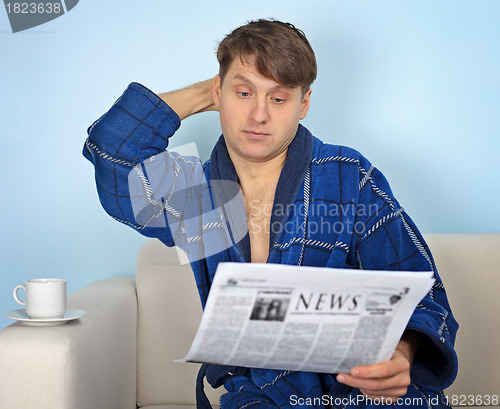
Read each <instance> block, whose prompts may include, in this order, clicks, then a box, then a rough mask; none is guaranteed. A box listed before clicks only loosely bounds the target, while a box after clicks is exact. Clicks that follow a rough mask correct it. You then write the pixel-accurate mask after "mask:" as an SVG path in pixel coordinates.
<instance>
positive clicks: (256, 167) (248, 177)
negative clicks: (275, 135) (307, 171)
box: [229, 149, 288, 196]
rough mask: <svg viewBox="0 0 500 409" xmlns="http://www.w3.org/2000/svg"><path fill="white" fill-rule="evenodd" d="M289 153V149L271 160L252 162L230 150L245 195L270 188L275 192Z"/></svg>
mask: <svg viewBox="0 0 500 409" xmlns="http://www.w3.org/2000/svg"><path fill="white" fill-rule="evenodd" d="M287 155H288V149H287V150H286V151H284V152H283V153H281V154H280V155H278V156H276V157H275V158H273V159H271V160H268V161H265V162H250V161H247V160H244V159H242V158H239V157H238V156H237V155H234V154H233V155H232V154H231V152H229V156H230V158H231V161H232V162H233V165H234V168H235V170H236V174H237V175H238V179H239V182H240V186H241V190H242V192H243V195H244V196H247V195H254V194H255V193H256V192H262V191H266V190H268V189H272V193H273V194H274V190H275V189H276V186H277V184H278V180H279V177H280V174H281V169H282V168H283V165H284V164H285V161H286V158H287Z"/></svg>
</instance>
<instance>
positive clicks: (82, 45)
mask: <svg viewBox="0 0 500 409" xmlns="http://www.w3.org/2000/svg"><path fill="white" fill-rule="evenodd" d="M259 17H275V18H278V19H282V20H286V21H290V22H292V23H294V24H296V25H297V26H298V27H300V28H302V29H303V30H304V31H305V32H306V34H307V35H308V38H309V40H310V42H311V44H312V46H313V47H314V49H315V51H316V54H317V59H318V63H319V73H318V79H317V81H316V82H315V83H314V84H313V94H312V96H313V100H312V106H311V110H310V113H309V116H308V118H306V120H305V121H304V124H305V125H306V126H308V127H309V128H310V130H311V131H312V132H313V133H314V134H315V135H316V136H318V137H320V138H322V139H323V140H324V141H326V142H330V143H336V144H344V145H349V146H352V147H354V148H357V149H358V150H360V151H361V152H363V153H364V155H365V156H367V157H368V158H369V159H370V160H371V161H372V162H373V163H374V164H375V165H376V166H377V167H378V168H380V169H381V170H382V171H383V172H384V173H385V174H386V176H387V178H388V179H389V180H390V182H391V184H392V187H393V190H394V192H395V194H396V195H397V197H398V198H399V200H400V202H401V203H402V204H403V206H404V207H405V208H406V210H407V211H408V212H409V213H410V214H411V215H412V217H413V219H414V220H415V221H416V223H417V225H418V226H420V229H421V230H422V231H423V232H424V233H486V232H500V217H499V215H498V203H499V201H500V192H499V187H498V186H499V183H498V176H499V172H498V166H497V157H498V154H499V153H500V142H499V114H500V99H499V98H500V97H499V96H500V25H499V24H498V22H499V21H500V2H499V1H497V0H492V1H485V0H478V1H473V2H472V1H468V0H467V1H463V0H441V1H439V2H436V1H434V0H428V1H424V0H420V1H418V2H417V1H406V0H377V1H353V0H342V1H339V0H334V1H332V0H329V1H314V0H312V1H308V2H305V1H303V0H301V1H297V0H286V1H269V0H265V1H261V0H253V1H251V2H246V4H244V3H241V4H240V3H239V2H221V1H160V0H157V1H154V0H150V1H147V2H124V1H123V0H107V1H96V0H94V1H91V0H82V1H80V3H79V4H78V5H77V6H76V7H75V8H74V9H73V10H72V11H71V12H69V13H68V14H67V15H65V16H62V17H60V18H58V19H56V20H54V21H52V22H49V23H47V24H45V25H43V26H39V27H37V28H34V29H31V30H28V31H26V32H20V33H17V34H12V33H11V32H10V27H9V25H8V21H7V15H6V13H5V12H4V11H3V10H2V9H0V59H1V64H0V117H1V131H0V132H1V149H0V158H1V164H2V169H3V171H2V177H1V182H0V183H1V184H0V186H1V198H2V200H1V201H0V206H1V220H2V234H1V239H0V240H1V243H0V256H1V258H0V260H1V262H0V263H1V264H0V313H2V317H1V318H0V328H3V327H4V326H6V325H8V324H9V323H10V322H11V321H10V320H8V319H6V318H4V317H3V313H4V312H6V311H8V310H11V309H15V308H18V306H17V304H16V303H15V302H14V300H13V299H12V296H11V290H12V288H13V287H14V286H15V285H16V284H19V283H23V282H24V281H25V280H26V279H28V278H33V277H44V276H45V277H46V276H53V277H64V278H67V279H68V280H69V290H70V292H72V291H74V290H76V289H77V288H80V287H82V286H84V285H86V284H88V283H90V282H91V281H93V280H95V279H100V278H106V277H114V276H121V275H133V269H134V264H135V257H136V252H137V249H138V247H139V246H140V245H141V243H143V242H144V241H145V239H143V238H142V237H140V236H139V235H138V234H137V233H135V232H134V231H132V230H130V229H129V228H127V227H125V226H123V225H120V224H118V223H117V222H115V221H113V220H112V219H110V218H109V217H108V216H107V215H106V214H105V213H104V211H103V210H101V208H100V205H99V203H98V199H97V195H96V190H95V187H94V183H93V172H92V167H91V165H90V164H89V163H88V162H87V161H86V160H84V158H83V157H82V156H81V148H82V145H83V142H84V140H85V137H86V128H87V127H88V126H89V125H90V124H91V123H92V122H93V121H94V120H95V119H96V118H97V117H99V116H100V115H101V114H102V113H104V112H105V111H106V110H107V109H108V108H109V107H110V105H111V104H112V103H113V102H114V100H115V99H116V98H117V97H118V96H119V95H120V93H121V92H122V91H123V89H124V88H125V87H126V85H127V84H128V83H129V82H131V81H138V82H142V83H143V84H145V85H146V86H148V87H149V88H151V89H153V90H155V91H157V92H161V91H167V90H171V89H174V88H178V87H181V86H184V85H188V84H190V83H192V82H195V81H197V80H202V79H205V78H208V77H210V76H213V75H214V74H215V73H216V71H217V68H218V67H217V63H216V59H215V57H214V51H215V48H216V44H217V41H218V40H220V39H222V37H223V36H224V35H225V34H226V33H228V32H229V31H230V30H231V29H233V28H235V27H236V26H238V25H241V24H243V23H244V22H245V21H246V20H248V19H254V18H259ZM219 132H220V130H219V125H218V117H217V114H215V113H206V114H202V115H200V116H198V117H194V118H190V119H188V120H187V121H185V123H184V124H183V126H182V128H181V130H180V131H179V133H178V135H176V136H175V139H174V140H173V141H172V144H173V145H181V144H183V143H187V142H191V141H196V143H197V145H198V149H199V151H200V153H201V156H202V159H206V158H207V157H208V155H209V153H210V150H211V147H212V145H213V144H214V142H215V141H216V139H217V137H218V134H219Z"/></svg>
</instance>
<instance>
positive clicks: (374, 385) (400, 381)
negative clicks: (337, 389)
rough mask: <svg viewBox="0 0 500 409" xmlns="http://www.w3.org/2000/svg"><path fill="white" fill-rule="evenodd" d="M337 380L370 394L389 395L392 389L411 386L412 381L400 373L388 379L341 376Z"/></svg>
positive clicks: (408, 376)
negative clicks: (378, 392) (377, 392)
mask: <svg viewBox="0 0 500 409" xmlns="http://www.w3.org/2000/svg"><path fill="white" fill-rule="evenodd" d="M337 380H338V381H339V382H341V383H343V384H346V385H349V386H352V387H353V388H358V389H363V390H367V391H370V392H375V391H380V395H381V394H384V393H385V394H387V392H388V391H390V390H392V389H403V388H407V387H408V386H409V385H410V382H411V379H410V375H409V374H408V373H398V374H397V375H395V376H390V377H387V378H368V379H367V378H360V377H357V376H352V375H349V374H339V375H338V376H337Z"/></svg>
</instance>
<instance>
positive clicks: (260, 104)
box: [250, 98, 269, 123]
mask: <svg viewBox="0 0 500 409" xmlns="http://www.w3.org/2000/svg"><path fill="white" fill-rule="evenodd" d="M267 102H268V101H267V98H260V99H259V98H256V99H255V100H254V103H253V106H252V110H251V112H250V118H251V119H252V120H254V121H255V122H259V123H262V122H267V121H269V107H268V104H267Z"/></svg>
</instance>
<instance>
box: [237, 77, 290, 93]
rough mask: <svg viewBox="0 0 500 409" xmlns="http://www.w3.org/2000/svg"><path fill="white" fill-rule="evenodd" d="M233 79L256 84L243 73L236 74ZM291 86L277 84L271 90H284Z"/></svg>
mask: <svg viewBox="0 0 500 409" xmlns="http://www.w3.org/2000/svg"><path fill="white" fill-rule="evenodd" d="M233 80H241V81H243V82H246V83H247V84H249V85H252V86H253V85H254V84H253V82H252V81H250V80H249V79H248V78H247V77H245V76H244V75H243V74H235V75H234V77H233ZM290 88H291V87H289V86H286V85H281V84H277V85H276V86H275V87H273V88H272V89H271V91H276V90H283V91H287V90H289V89H290Z"/></svg>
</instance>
